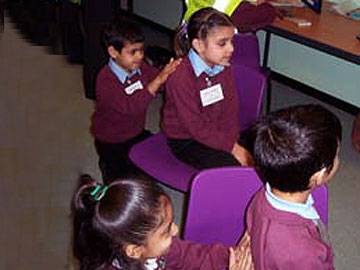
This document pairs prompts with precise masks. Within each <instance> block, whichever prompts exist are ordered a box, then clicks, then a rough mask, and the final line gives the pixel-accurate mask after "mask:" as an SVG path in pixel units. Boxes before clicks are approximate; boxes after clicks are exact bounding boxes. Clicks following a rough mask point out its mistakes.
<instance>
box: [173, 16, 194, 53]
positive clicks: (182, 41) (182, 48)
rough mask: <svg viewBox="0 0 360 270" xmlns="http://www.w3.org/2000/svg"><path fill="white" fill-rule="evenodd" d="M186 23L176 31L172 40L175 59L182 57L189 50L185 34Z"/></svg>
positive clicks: (189, 46)
mask: <svg viewBox="0 0 360 270" xmlns="http://www.w3.org/2000/svg"><path fill="white" fill-rule="evenodd" d="M187 25H188V24H187V23H186V22H184V23H182V24H181V25H180V26H179V27H178V28H177V30H176V34H175V39H174V49H175V54H176V57H178V58H180V57H184V56H186V55H187V53H188V52H189V50H190V48H191V44H190V41H189V37H188V34H187Z"/></svg>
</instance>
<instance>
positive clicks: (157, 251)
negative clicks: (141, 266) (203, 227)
mask: <svg viewBox="0 0 360 270" xmlns="http://www.w3.org/2000/svg"><path fill="white" fill-rule="evenodd" d="M160 202H161V205H162V206H161V208H162V209H161V214H160V224H159V226H158V227H157V228H156V229H154V230H153V231H152V232H151V233H150V234H149V236H148V239H147V243H146V244H145V245H144V246H143V252H142V258H143V259H149V258H154V257H159V256H161V255H164V254H166V252H167V251H168V250H169V248H170V245H171V242H172V237H173V236H175V235H177V233H178V227H177V225H176V224H175V223H174V217H173V208H172V205H171V202H170V201H169V199H168V198H166V197H165V196H162V197H160Z"/></svg>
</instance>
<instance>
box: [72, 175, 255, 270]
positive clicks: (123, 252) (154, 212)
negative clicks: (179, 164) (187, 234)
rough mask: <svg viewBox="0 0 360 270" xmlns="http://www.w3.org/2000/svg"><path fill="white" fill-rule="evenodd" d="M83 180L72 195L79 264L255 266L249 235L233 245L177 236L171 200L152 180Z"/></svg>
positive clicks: (204, 268) (205, 268)
mask: <svg viewBox="0 0 360 270" xmlns="http://www.w3.org/2000/svg"><path fill="white" fill-rule="evenodd" d="M80 180H81V183H80V187H79V188H78V190H77V191H76V194H75V196H74V200H73V211H74V212H73V218H74V220H73V221H74V230H73V233H74V239H73V244H74V253H75V256H76V258H77V259H78V260H79V263H80V269H83V270H90V269H103V270H115V269H123V270H125V269H126V270H160V269H166V270H225V269H230V270H251V269H253V268H252V258H251V254H250V248H249V243H250V239H249V238H248V236H247V235H246V236H245V237H244V238H243V239H242V240H241V242H240V244H239V245H238V246H237V247H236V248H230V250H229V248H228V247H225V246H224V245H222V244H213V245H202V244H196V243H192V242H189V241H183V240H180V239H179V238H177V237H176V234H177V232H178V227H177V225H176V224H175V223H174V217H173V209H172V203H171V200H170V198H169V196H168V195H167V194H166V193H165V192H164V191H163V190H162V189H161V187H159V186H157V185H156V184H155V183H154V182H153V181H141V180H136V179H122V180H117V181H114V182H112V183H111V184H110V185H109V186H104V185H101V184H99V183H97V182H96V181H95V180H93V179H91V177H89V176H82V177H81V179H80ZM228 267H229V268H228Z"/></svg>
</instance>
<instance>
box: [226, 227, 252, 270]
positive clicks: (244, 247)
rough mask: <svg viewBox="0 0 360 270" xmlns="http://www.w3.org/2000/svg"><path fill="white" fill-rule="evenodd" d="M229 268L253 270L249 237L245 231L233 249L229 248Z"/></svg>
mask: <svg viewBox="0 0 360 270" xmlns="http://www.w3.org/2000/svg"><path fill="white" fill-rule="evenodd" d="M229 270H254V264H253V262H252V257H251V248H250V237H249V235H248V234H247V233H246V234H245V235H244V237H243V238H242V239H241V241H240V243H239V245H238V246H237V247H236V248H235V249H234V248H230V257H229Z"/></svg>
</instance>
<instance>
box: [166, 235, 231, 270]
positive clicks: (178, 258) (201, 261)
mask: <svg viewBox="0 0 360 270" xmlns="http://www.w3.org/2000/svg"><path fill="white" fill-rule="evenodd" d="M228 265H229V250H228V248H227V247H225V246H224V245H222V244H213V245H203V244H197V243H193V242H190V241H184V240H180V239H179V238H177V237H174V238H173V241H172V244H171V247H170V250H169V253H168V254H167V255H166V256H165V269H166V270H224V269H228Z"/></svg>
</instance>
